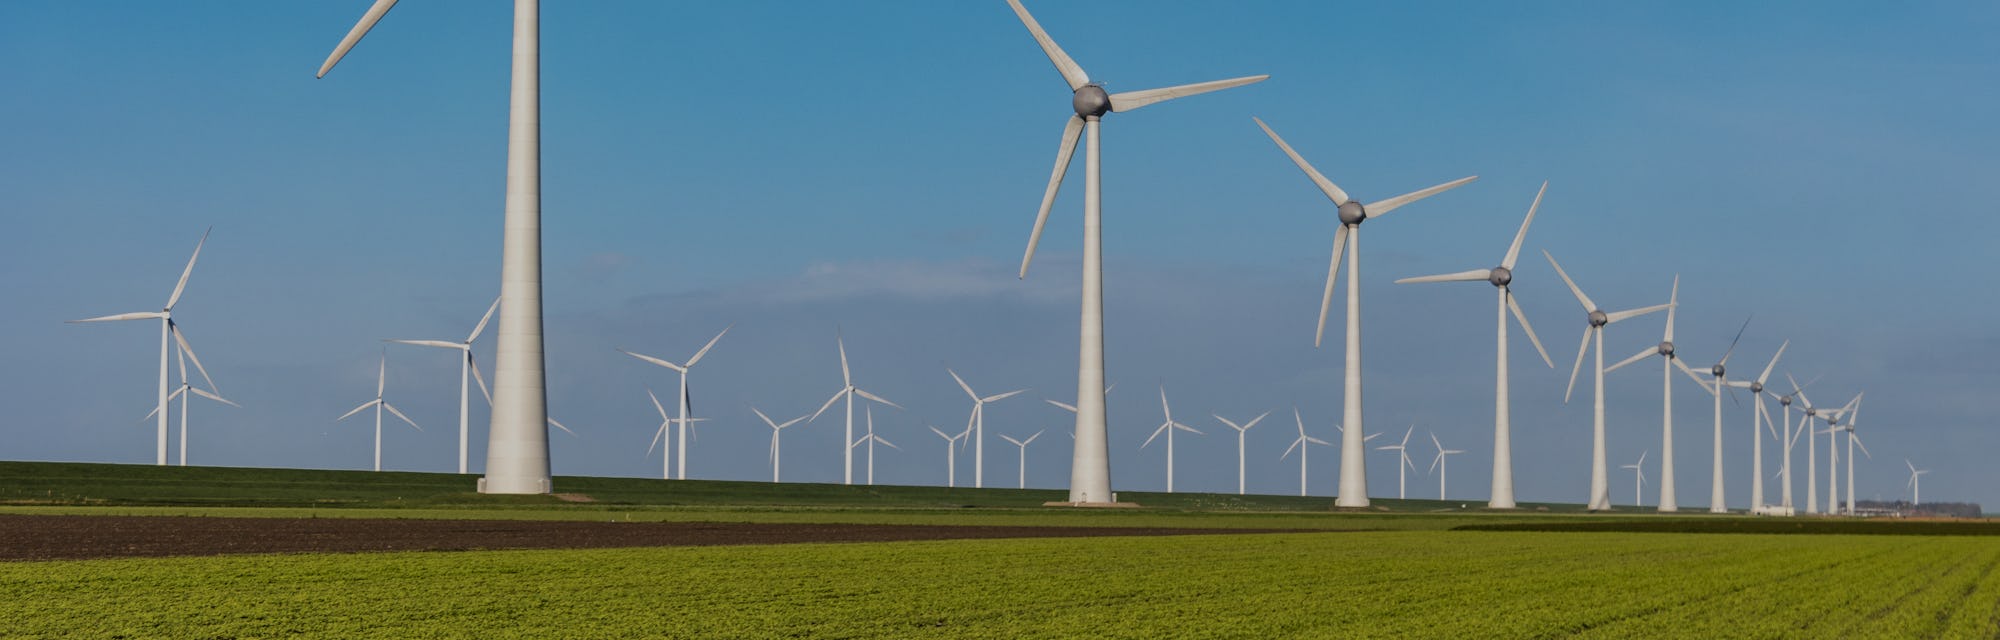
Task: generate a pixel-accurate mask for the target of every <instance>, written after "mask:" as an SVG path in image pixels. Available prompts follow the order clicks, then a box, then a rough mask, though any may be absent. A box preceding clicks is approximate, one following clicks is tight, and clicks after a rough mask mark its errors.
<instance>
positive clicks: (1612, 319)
mask: <svg viewBox="0 0 2000 640" xmlns="http://www.w3.org/2000/svg"><path fill="white" fill-rule="evenodd" d="M1671 308H1673V305H1670V304H1656V305H1653V306H1650V307H1640V308H1637V309H1626V310H1624V311H1619V312H1616V313H1607V314H1604V315H1605V318H1604V320H1605V322H1604V323H1605V324H1615V323H1618V322H1621V321H1625V320H1631V319H1633V318H1637V317H1639V316H1643V315H1646V314H1648V313H1654V312H1658V311H1666V310H1667V309H1671Z"/></svg>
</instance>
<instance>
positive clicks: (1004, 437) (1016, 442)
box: [1000, 435, 1025, 447]
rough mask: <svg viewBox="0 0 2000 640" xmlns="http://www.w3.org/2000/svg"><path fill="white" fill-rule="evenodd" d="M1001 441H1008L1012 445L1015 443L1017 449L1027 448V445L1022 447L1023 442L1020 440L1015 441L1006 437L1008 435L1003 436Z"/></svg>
mask: <svg viewBox="0 0 2000 640" xmlns="http://www.w3.org/2000/svg"><path fill="white" fill-rule="evenodd" d="M1000 439H1001V440H1006V441H1008V442H1012V443H1014V446H1016V447H1020V446H1025V445H1022V444H1021V441H1020V440H1015V439H1013V438H1011V437H1008V436H1006V435H1002V436H1000Z"/></svg>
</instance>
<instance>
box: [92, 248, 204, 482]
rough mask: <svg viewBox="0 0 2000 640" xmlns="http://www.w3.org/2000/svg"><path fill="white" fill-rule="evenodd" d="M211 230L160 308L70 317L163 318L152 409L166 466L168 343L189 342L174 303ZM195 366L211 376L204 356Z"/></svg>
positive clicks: (159, 459) (109, 319)
mask: <svg viewBox="0 0 2000 640" xmlns="http://www.w3.org/2000/svg"><path fill="white" fill-rule="evenodd" d="M212 230H214V227H210V228H209V229H208V230H204V231H202V232H201V240H199V241H197V242H195V243H194V255H192V256H188V263H187V267H185V268H182V269H181V279H180V281H179V282H176V283H174V292H173V293H172V294H170V295H168V296H167V305H166V306H164V307H161V308H160V310H159V311H140V312H136V313H120V314H115V315H108V316H99V317H96V318H85V319H83V320H71V321H70V322H71V323H83V322H117V321H121V320H152V319H156V318H157V319H158V320H159V321H160V393H159V396H158V402H155V403H154V404H153V410H154V411H156V412H158V416H157V417H158V420H159V453H158V455H157V456H156V457H155V459H154V464H157V465H160V466H166V464H167V344H168V341H169V340H179V341H181V343H182V344H185V343H186V341H185V339H183V338H181V337H180V336H181V330H180V326H179V325H176V324H174V305H175V304H178V303H179V302H180V301H181V293H183V292H185V291H187V282H188V276H189V275H192V274H193V273H194V261H195V260H196V259H198V258H200V257H201V247H202V245H204V244H208V232H209V231H212ZM194 368H195V370H196V371H200V372H201V377H202V378H203V379H207V378H208V370H207V369H205V368H203V367H202V366H201V360H199V359H197V360H195V362H194ZM208 387H209V388H210V389H213V388H215V381H214V380H209V381H208Z"/></svg>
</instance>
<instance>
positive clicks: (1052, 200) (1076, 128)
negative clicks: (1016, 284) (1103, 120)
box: [1020, 115, 1083, 278]
mask: <svg viewBox="0 0 2000 640" xmlns="http://www.w3.org/2000/svg"><path fill="white" fill-rule="evenodd" d="M1081 135H1083V116H1076V115H1072V116H1070V117H1069V121H1068V122H1066V123H1063V135H1062V144H1061V145H1060V146H1058V147H1056V168H1055V171H1054V172H1052V173H1050V174H1049V187H1048V189H1047V190H1045V191H1043V192H1042V208H1041V210H1039V211H1036V212H1035V228H1034V230H1033V231H1030V232H1028V250H1027V252H1025V253H1023V254H1022V255H1021V275H1020V277H1022V278H1027V277H1028V264H1029V263H1032V262H1034V261H1035V247H1036V246H1037V245H1040V244H1041V243H1042V227H1043V226H1044V225H1047V224H1048V222H1049V209H1050V208H1051V207H1054V206H1055V205H1056V192H1057V191H1061V190H1062V182H1063V175H1065V174H1067V173H1069V161H1070V160H1071V159H1072V158H1075V157H1076V143H1077V139H1078V137H1079V136H1081Z"/></svg>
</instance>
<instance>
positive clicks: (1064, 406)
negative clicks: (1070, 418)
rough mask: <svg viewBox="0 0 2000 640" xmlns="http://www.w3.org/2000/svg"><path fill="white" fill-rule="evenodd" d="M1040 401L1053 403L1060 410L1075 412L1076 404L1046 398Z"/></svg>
mask: <svg viewBox="0 0 2000 640" xmlns="http://www.w3.org/2000/svg"><path fill="white" fill-rule="evenodd" d="M1042 402H1047V403H1049V404H1052V405H1055V406H1057V407H1060V408H1061V409H1062V410H1064V411H1068V412H1070V413H1076V405H1073V404H1064V403H1061V402H1056V401H1054V400H1046V399H1045V400H1042Z"/></svg>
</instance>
